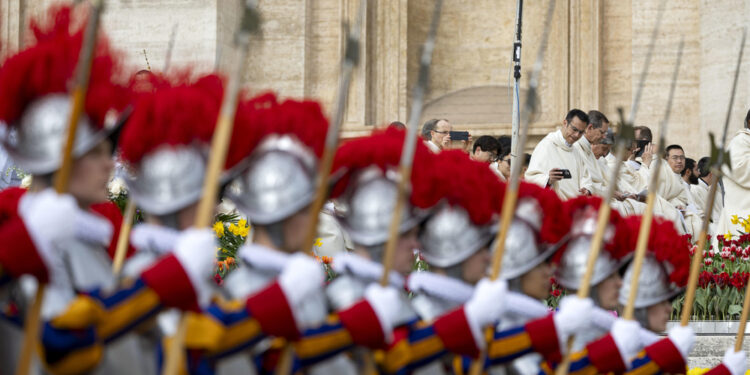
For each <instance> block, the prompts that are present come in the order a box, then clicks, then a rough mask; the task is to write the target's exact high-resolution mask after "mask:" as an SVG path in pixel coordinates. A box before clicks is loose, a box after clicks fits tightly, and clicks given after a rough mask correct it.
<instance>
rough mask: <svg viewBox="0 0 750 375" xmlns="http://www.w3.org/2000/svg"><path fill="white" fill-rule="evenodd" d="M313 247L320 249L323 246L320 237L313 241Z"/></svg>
mask: <svg viewBox="0 0 750 375" xmlns="http://www.w3.org/2000/svg"><path fill="white" fill-rule="evenodd" d="M313 246H315V247H321V246H323V241H321V239H320V237H318V238H316V239H315V243H314V244H313Z"/></svg>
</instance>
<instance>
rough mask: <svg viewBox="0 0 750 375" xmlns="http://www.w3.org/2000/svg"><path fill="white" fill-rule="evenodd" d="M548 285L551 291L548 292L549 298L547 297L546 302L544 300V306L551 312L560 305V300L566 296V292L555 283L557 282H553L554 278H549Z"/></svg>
mask: <svg viewBox="0 0 750 375" xmlns="http://www.w3.org/2000/svg"><path fill="white" fill-rule="evenodd" d="M549 282H550V285H551V286H552V289H551V290H550V292H549V297H547V299H546V300H544V304H545V305H546V306H547V307H548V308H549V309H551V310H555V309H557V307H558V306H559V305H560V299H562V298H563V297H565V296H566V295H567V294H568V291H567V290H566V289H565V288H563V287H562V286H560V284H558V283H557V280H555V278H554V277H550V278H549Z"/></svg>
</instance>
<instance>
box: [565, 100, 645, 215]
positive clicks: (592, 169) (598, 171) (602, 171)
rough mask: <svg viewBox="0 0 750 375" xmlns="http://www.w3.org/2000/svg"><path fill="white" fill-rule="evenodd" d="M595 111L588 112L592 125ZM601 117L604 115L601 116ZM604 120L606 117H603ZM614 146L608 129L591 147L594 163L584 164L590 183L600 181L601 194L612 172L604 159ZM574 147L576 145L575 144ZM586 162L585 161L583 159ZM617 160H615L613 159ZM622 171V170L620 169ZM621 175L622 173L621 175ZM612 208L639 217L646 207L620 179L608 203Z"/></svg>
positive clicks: (634, 192)
mask: <svg viewBox="0 0 750 375" xmlns="http://www.w3.org/2000/svg"><path fill="white" fill-rule="evenodd" d="M594 112H597V111H590V112H589V121H590V122H591V123H594V122H596V121H597V116H598V115H597V114H596V113H594ZM601 116H602V117H603V116H604V115H601ZM603 119H604V120H606V117H603ZM613 144H614V132H612V129H608V130H607V133H606V135H605V136H604V137H603V138H602V139H601V140H599V142H598V143H596V144H593V145H591V151H592V153H593V156H594V160H595V161H594V162H585V164H586V171H588V173H590V175H591V179H592V182H593V183H594V186H596V181H599V180H601V186H602V187H603V189H605V191H604V192H602V193H601V194H602V195H603V194H604V193H605V192H606V189H608V188H609V185H610V181H611V180H610V178H611V177H612V176H611V174H612V172H611V171H612V170H611V169H610V167H609V165H608V162H607V160H606V158H605V156H606V155H611V153H610V151H611V149H612V145H613ZM576 145H578V144H577V143H576ZM584 160H586V159H584ZM615 160H617V159H615ZM621 169H622V168H621ZM621 175H622V173H621ZM610 204H611V206H612V208H614V209H615V210H617V211H618V212H619V213H621V214H622V215H626V216H627V215H640V214H643V211H644V209H645V207H646V205H645V204H644V203H642V202H639V201H638V200H637V192H636V191H635V190H634V189H632V188H631V187H630V185H628V184H627V183H625V182H624V181H623V180H622V179H621V178H620V179H618V181H617V189H616V190H615V196H614V197H613V199H612V201H611V202H610Z"/></svg>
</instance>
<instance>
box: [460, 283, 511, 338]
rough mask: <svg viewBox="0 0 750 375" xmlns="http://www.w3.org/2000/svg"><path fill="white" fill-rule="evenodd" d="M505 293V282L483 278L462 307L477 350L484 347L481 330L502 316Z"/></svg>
mask: <svg viewBox="0 0 750 375" xmlns="http://www.w3.org/2000/svg"><path fill="white" fill-rule="evenodd" d="M507 293H508V282H507V281H505V280H501V279H496V280H490V279H488V278H483V279H482V280H479V283H477V286H476V288H475V289H474V294H472V296H471V298H470V299H469V301H467V302H466V304H465V305H464V313H465V314H466V320H468V322H469V328H471V333H472V335H473V336H474V341H475V342H476V343H477V347H478V348H480V349H484V347H485V346H486V342H485V341H486V340H485V338H484V334H483V332H482V329H483V328H484V327H486V326H487V325H490V324H493V323H495V322H497V321H498V320H499V319H500V316H501V315H502V314H503V312H504V310H505V309H504V307H505V305H506V303H505V297H506V295H507Z"/></svg>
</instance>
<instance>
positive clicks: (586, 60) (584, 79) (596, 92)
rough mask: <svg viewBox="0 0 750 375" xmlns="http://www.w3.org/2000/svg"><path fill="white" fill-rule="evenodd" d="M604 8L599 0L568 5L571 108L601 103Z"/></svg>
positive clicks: (591, 106)
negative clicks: (602, 20) (602, 19)
mask: <svg viewBox="0 0 750 375" xmlns="http://www.w3.org/2000/svg"><path fill="white" fill-rule="evenodd" d="M602 8H603V7H602V5H601V2H600V1H599V0H573V1H571V2H570V7H569V8H568V12H569V13H568V14H569V17H570V20H569V27H570V38H569V43H570V44H569V47H568V48H569V54H568V58H569V66H570V91H568V96H569V99H568V101H569V104H570V105H569V106H570V107H571V108H580V109H582V110H584V111H588V110H591V109H598V108H600V105H601V92H602V80H601V77H602V70H601V57H602V53H601V43H600V41H601V18H602V17H601V14H602Z"/></svg>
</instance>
